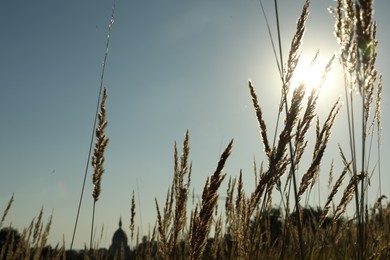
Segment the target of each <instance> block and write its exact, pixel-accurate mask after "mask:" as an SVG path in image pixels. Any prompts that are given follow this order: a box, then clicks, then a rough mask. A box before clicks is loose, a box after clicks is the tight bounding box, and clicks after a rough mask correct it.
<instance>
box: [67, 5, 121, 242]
mask: <svg viewBox="0 0 390 260" xmlns="http://www.w3.org/2000/svg"><path fill="white" fill-rule="evenodd" d="M114 14H115V0H114V2H113V5H112V13H111V18H110V22H109V24H108V34H107V40H106V51H105V53H104V59H103V64H102V73H101V76H100V87H99V95H98V99H97V103H96V109H95V119H94V122H93V127H92V134H91V138H90V142H89V149H88V157H87V162H86V165H85V170H84V178H83V184H82V186H81V194H80V199H79V204H78V207H77V213H76V220H75V223H74V228H73V234H72V241H71V242H70V250H72V248H73V243H74V238H75V235H76V230H77V223H78V221H79V216H80V210H81V203H82V201H83V197H84V189H85V182H86V179H87V174H88V169H89V163H90V158H91V154H92V146H93V139H94V135H95V128H96V123H97V120H98V113H99V105H100V100H101V96H102V92H103V79H104V71H105V68H106V62H107V57H108V47H109V44H110V36H111V29H112V25H113V23H114Z"/></svg>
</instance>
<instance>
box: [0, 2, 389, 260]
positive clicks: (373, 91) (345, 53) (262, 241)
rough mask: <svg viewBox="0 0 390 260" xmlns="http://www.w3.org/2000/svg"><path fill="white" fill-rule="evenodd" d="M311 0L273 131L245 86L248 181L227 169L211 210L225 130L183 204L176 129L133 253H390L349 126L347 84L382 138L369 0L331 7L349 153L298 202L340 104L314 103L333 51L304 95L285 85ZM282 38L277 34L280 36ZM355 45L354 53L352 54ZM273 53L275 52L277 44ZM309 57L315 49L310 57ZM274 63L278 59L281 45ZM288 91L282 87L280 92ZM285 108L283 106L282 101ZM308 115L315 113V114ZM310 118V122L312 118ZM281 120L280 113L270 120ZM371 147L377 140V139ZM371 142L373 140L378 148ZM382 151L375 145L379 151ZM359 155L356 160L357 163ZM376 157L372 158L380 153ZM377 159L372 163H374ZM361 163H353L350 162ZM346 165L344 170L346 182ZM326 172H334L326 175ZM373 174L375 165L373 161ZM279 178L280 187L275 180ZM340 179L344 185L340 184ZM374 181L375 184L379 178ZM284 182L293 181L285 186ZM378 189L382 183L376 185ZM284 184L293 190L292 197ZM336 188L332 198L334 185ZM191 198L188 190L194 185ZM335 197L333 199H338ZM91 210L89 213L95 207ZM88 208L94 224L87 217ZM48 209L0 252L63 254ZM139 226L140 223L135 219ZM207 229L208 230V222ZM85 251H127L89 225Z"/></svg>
mask: <svg viewBox="0 0 390 260" xmlns="http://www.w3.org/2000/svg"><path fill="white" fill-rule="evenodd" d="M276 2H277V1H276ZM309 6H310V1H306V2H305V4H304V6H303V8H302V13H301V16H300V17H299V19H298V22H297V25H296V33H295V35H294V36H293V39H292V42H291V47H290V50H289V54H288V59H287V64H285V66H282V67H281V70H280V73H281V75H280V76H281V80H282V84H281V85H282V87H281V89H282V91H281V103H280V106H279V109H278V111H276V114H277V115H278V116H277V118H278V121H279V118H280V117H282V116H284V120H283V123H284V125H283V126H281V127H278V124H277V127H276V129H274V140H270V139H269V133H268V129H267V124H266V122H265V120H264V115H263V110H262V108H261V106H260V101H259V98H258V96H257V94H256V91H255V87H254V85H253V83H252V82H251V81H249V83H248V87H249V94H250V97H251V100H252V103H253V107H254V111H255V116H256V120H257V122H258V125H259V131H260V138H261V142H262V146H263V149H264V153H265V156H266V164H264V167H263V162H261V166H260V169H257V164H256V161H254V167H253V168H254V182H255V188H254V190H253V191H251V192H248V191H245V190H244V183H243V174H244V173H243V172H242V171H240V172H239V176H238V178H234V177H229V179H228V183H227V190H226V195H227V196H226V201H225V212H224V216H223V215H222V214H220V215H215V216H214V212H215V208H216V206H217V202H218V198H219V196H220V191H219V189H220V187H221V184H222V182H223V181H224V179H225V177H226V173H224V172H223V169H224V166H225V164H226V162H227V159H228V158H229V156H230V154H231V153H232V149H233V140H232V141H231V142H230V143H229V144H228V145H227V147H226V148H225V150H224V151H223V153H222V154H221V156H220V159H219V161H218V163H217V167H216V169H215V171H214V173H213V174H212V175H210V176H209V177H208V178H207V179H206V181H205V185H204V187H203V192H202V195H201V200H200V201H199V203H198V204H196V205H195V206H194V207H193V209H192V210H191V211H190V212H188V211H187V208H188V205H187V204H188V199H189V191H190V188H191V187H190V185H191V175H192V163H191V162H190V157H189V154H190V139H189V132H188V131H187V132H186V133H185V135H184V141H183V145H182V152H181V154H180V155H179V152H178V149H177V145H176V143H175V144H174V154H173V159H174V169H173V179H172V184H171V187H169V188H168V191H167V195H166V199H165V203H164V204H163V207H160V206H159V204H158V201H157V199H155V204H156V213H157V220H156V225H155V227H154V229H153V233H152V235H150V234H149V236H148V238H147V240H146V241H145V240H144V241H143V242H142V243H139V231H137V235H136V246H135V248H134V250H133V251H132V252H133V254H132V255H131V256H132V258H131V259H306V258H309V259H388V258H390V204H387V205H384V204H383V203H382V200H384V199H385V198H386V196H384V195H383V194H382V193H381V191H380V196H379V198H378V200H377V203H376V204H375V205H374V206H373V207H372V209H370V211H369V210H368V204H367V201H365V199H364V194H365V193H366V192H367V189H368V188H369V187H368V181H369V173H371V174H372V173H373V172H374V170H371V169H369V168H368V163H367V164H366V162H367V160H366V159H367V158H366V157H365V155H366V154H367V153H368V152H369V151H366V150H363V152H362V154H363V158H362V161H361V162H359V161H358V158H356V146H357V144H356V143H357V141H356V139H357V137H356V136H355V134H356V135H358V131H357V128H356V127H355V123H354V122H355V116H356V111H353V105H352V103H353V102H354V98H353V97H352V95H350V94H349V93H350V92H349V91H350V90H351V89H356V90H358V91H359V93H360V95H361V100H362V101H363V102H362V104H363V105H362V110H361V115H360V116H361V118H362V121H363V125H362V129H361V133H360V134H361V135H362V142H363V145H362V147H363V149H368V148H365V147H366V144H365V142H366V141H367V140H366V139H365V138H366V135H367V134H368V133H370V134H371V135H373V133H374V131H375V128H376V132H377V133H378V135H377V136H378V144H379V143H380V133H381V132H380V129H381V125H380V124H381V120H380V116H381V110H380V103H381V92H382V82H381V76H380V75H378V73H377V72H376V69H375V59H376V45H377V41H376V39H375V32H376V23H375V21H374V19H373V10H374V6H373V1H361V4H357V2H355V1H351V0H339V1H337V4H336V7H335V8H334V9H333V13H334V15H335V20H336V23H335V35H336V38H337V41H338V42H339V44H340V52H339V55H338V58H339V59H340V61H341V63H342V64H343V66H344V71H345V73H346V74H345V82H346V85H345V89H346V101H347V102H346V103H347V114H348V129H349V134H350V136H349V139H350V145H351V147H350V151H351V156H350V157H351V158H348V156H347V155H346V154H345V153H344V151H343V149H342V148H341V147H339V151H340V157H341V161H342V164H343V165H342V170H341V172H340V173H339V174H337V172H335V170H334V169H335V168H334V163H333V161H332V163H331V170H330V171H329V181H328V187H329V190H330V192H329V195H328V196H327V199H326V202H325V204H324V205H323V206H322V209H320V208H318V209H313V208H311V207H302V206H301V205H300V200H301V198H302V196H304V195H306V198H308V197H309V196H310V191H311V189H312V188H313V186H314V185H315V184H317V183H318V179H319V175H320V174H322V171H321V165H322V164H323V158H324V154H325V152H326V148H327V145H328V143H329V140H330V138H331V132H332V127H333V125H334V122H335V120H336V118H337V115H338V113H339V112H340V110H341V106H340V101H339V100H336V101H335V103H334V105H333V106H332V107H331V109H330V111H329V113H328V116H327V118H326V119H325V121H324V122H323V123H322V125H321V124H320V119H319V117H318V116H317V113H316V109H317V108H316V107H317V101H318V97H319V95H320V92H321V84H322V83H323V81H324V80H325V78H326V75H327V73H328V71H329V70H330V67H331V64H332V61H333V59H334V57H332V58H331V59H330V61H329V63H328V64H327V66H326V67H325V69H324V73H323V75H322V78H321V82H322V83H320V86H319V88H318V89H313V90H312V92H311V93H310V94H309V95H308V96H307V99H305V89H306V88H305V86H304V85H303V84H301V85H300V86H299V87H298V88H296V89H294V90H293V91H292V93H289V91H290V90H291V89H290V82H291V78H292V76H293V74H294V71H295V69H296V66H297V63H298V61H299V57H300V47H301V45H302V42H303V35H304V31H305V26H306V21H307V17H308V12H309ZM279 42H280V38H279ZM352 54H353V55H352ZM275 55H276V54H275ZM316 59H317V54H316V56H315V57H314V59H313V62H315V60H316ZM280 60H281V62H280V64H283V62H282V61H283V59H282V53H281V52H280ZM288 93H289V95H287V94H288ZM106 97H107V94H106V91H105V90H104V92H103V98H102V101H101V104H100V113H99V116H98V117H99V124H98V126H97V127H96V138H97V141H96V146H95V150H94V154H93V158H92V165H93V167H94V170H95V172H94V174H93V184H94V191H93V199H94V205H95V203H96V201H97V200H98V199H99V196H100V193H101V179H102V174H103V172H104V168H103V162H104V159H105V158H104V149H105V147H106V146H107V142H108V138H107V137H106V136H105V134H104V130H105V127H106V125H107V122H106V119H105V112H106V111H105V106H104V104H105V100H106ZM283 110H284V111H283ZM315 119H316V120H315ZM314 120H315V125H314V127H312V125H313V121H314ZM277 123H279V122H277ZM311 131H312V132H314V133H315V141H314V143H313V152H312V153H311V154H310V153H308V152H307V151H308V141H307V136H308V134H309V133H310V132H311ZM378 147H379V146H378ZM378 151H380V150H379V148H378ZM379 154H380V153H379ZM302 158H307V159H309V161H310V163H309V165H308V166H307V168H306V170H305V171H304V172H303V174H302V177H301V180H300V182H299V183H298V182H297V181H296V179H295V178H296V176H295V174H296V171H297V170H298V169H302V168H303V167H300V166H301V161H302V160H301V159H302ZM358 164H361V167H360V168H359V167H358ZM378 164H379V165H380V158H379V159H378ZM379 168H380V167H379ZM358 169H359V170H358ZM347 173H349V175H350V176H351V178H350V179H349V180H348V181H347V182H348V183H344V182H345V179H346V177H347ZM333 178H335V179H336V182H335V183H334V185H332V182H333ZM379 178H380V171H379ZM282 184H284V189H282ZM344 184H346V185H345V188H344V189H343V188H342V187H343V185H344ZM379 185H380V184H379ZM291 187H292V188H293V191H291ZM379 189H380V186H379ZM274 192H279V193H280V196H281V199H282V208H273V207H272V199H273V194H274ZM290 193H292V195H293V199H292V200H291V201H293V200H295V203H294V207H293V208H291V206H290V203H291V202H290V196H291V195H290ZM338 193H339V194H340V195H341V199H340V201H339V202H338V203H336V202H335V198H336V195H337V194H338ZM13 197H14V196H13V195H12V197H11V198H10V200H9V202H8V205H7V206H6V208H5V209H4V210H3V216H2V218H1V221H0V228H1V227H2V226H3V223H4V221H5V218H6V217H7V215H8V212H9V210H10V208H11V205H12V202H13ZM353 198H355V203H356V205H355V206H356V212H355V215H354V216H353V217H352V218H351V219H346V218H345V217H344V215H343V214H344V213H345V211H346V207H347V206H348V205H349V204H350V202H351V201H352V199H353ZM193 200H194V195H193ZM336 205H337V206H336ZM94 212H95V211H93V216H94ZM135 215H136V205H135V196H134V191H133V193H132V197H131V215H130V226H129V228H130V233H131V239H132V240H133V235H134V232H135V227H136V223H135ZM93 219H94V217H92V227H93ZM51 221H52V216H50V217H49V220H48V222H47V224H46V225H44V224H43V209H41V211H40V213H39V214H38V217H37V218H36V219H33V220H32V221H31V223H30V225H29V227H28V228H26V229H25V230H23V232H22V234H21V235H19V236H18V234H17V233H15V232H11V231H12V229H11V227H9V228H8V229H7V230H6V231H7V235H6V238H5V240H4V241H0V242H2V244H0V259H42V258H47V257H51V258H52V259H68V258H71V257H72V254H73V252H72V251H71V250H69V251H67V250H66V249H65V246H64V244H65V243H63V245H62V246H61V247H59V246H58V245H57V246H56V247H55V248H54V249H53V248H51V247H48V246H47V245H46V243H47V238H48V235H49V232H50V227H51ZM138 230H139V229H138ZM212 231H214V234H213V237H211V235H210V234H211V232H212ZM80 254H81V255H78V256H79V257H82V258H83V259H91V258H93V259H125V255H126V253H125V250H124V248H122V249H121V250H120V251H119V252H116V253H115V254H114V255H109V254H107V253H105V252H101V251H99V250H97V249H93V248H92V230H91V243H90V248H89V250H87V249H86V248H85V250H84V251H82V252H80Z"/></svg>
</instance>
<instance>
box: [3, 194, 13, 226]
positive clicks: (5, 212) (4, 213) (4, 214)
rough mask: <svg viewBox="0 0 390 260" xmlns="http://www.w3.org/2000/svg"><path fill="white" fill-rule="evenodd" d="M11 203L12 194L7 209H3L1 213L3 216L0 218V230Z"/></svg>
mask: <svg viewBox="0 0 390 260" xmlns="http://www.w3.org/2000/svg"><path fill="white" fill-rule="evenodd" d="M12 202H14V194H12V196H11V198H10V199H9V201H8V204H7V207H6V208H5V210H4V212H3V216H2V217H1V220H0V228H1V227H2V226H3V223H4V220H5V218H6V217H7V215H8V211H9V209H10V208H11V205H12Z"/></svg>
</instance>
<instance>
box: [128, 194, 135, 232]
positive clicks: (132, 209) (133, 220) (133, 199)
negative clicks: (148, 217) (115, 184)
mask: <svg viewBox="0 0 390 260" xmlns="http://www.w3.org/2000/svg"><path fill="white" fill-rule="evenodd" d="M134 227H135V196H134V190H133V195H132V196H131V216H130V226H129V228H130V237H131V240H133V236H134Z"/></svg>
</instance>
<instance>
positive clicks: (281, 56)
mask: <svg viewBox="0 0 390 260" xmlns="http://www.w3.org/2000/svg"><path fill="white" fill-rule="evenodd" d="M274 3H275V15H276V25H277V32H278V43H279V52H280V53H279V57H280V64H282V73H283V75H284V70H283V52H282V40H281V37H280V24H279V12H278V1H277V0H274ZM282 81H283V82H282V83H283V94H282V95H283V99H284V108H285V111H286V115H287V114H288V104H287V97H286V96H287V93H286V82H285V81H284V77H283V78H282ZM288 143H289V152H290V161H291V174H292V179H293V186H294V197H295V208H296V209H295V210H296V218H297V225H298V237H299V250H300V252H299V253H300V259H304V249H303V238H302V225H301V217H300V213H299V201H298V190H297V181H296V177H295V163H294V157H293V155H294V152H293V147H292V142H291V138H290V139H289V142H288Z"/></svg>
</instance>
